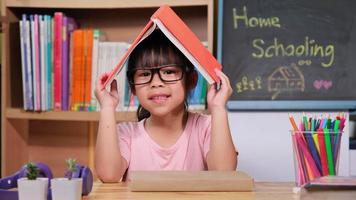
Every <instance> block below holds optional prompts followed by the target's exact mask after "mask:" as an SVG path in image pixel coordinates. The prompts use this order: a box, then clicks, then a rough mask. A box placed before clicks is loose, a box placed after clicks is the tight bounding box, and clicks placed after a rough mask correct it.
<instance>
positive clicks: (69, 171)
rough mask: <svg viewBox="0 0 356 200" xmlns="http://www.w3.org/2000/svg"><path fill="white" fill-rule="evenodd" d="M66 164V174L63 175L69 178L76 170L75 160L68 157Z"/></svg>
mask: <svg viewBox="0 0 356 200" xmlns="http://www.w3.org/2000/svg"><path fill="white" fill-rule="evenodd" d="M66 164H67V170H66V174H65V177H67V178H68V179H69V180H71V179H72V176H73V173H74V172H75V171H76V170H77V167H76V165H77V161H76V160H75V159H73V158H68V159H67V160H66Z"/></svg>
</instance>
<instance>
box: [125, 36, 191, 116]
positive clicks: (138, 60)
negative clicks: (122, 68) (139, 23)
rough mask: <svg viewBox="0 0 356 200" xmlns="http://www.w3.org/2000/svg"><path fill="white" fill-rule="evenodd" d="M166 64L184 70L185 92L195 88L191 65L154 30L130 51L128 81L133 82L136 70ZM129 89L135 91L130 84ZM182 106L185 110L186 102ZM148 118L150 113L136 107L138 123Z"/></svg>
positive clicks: (171, 44) (167, 40) (172, 45)
mask: <svg viewBox="0 0 356 200" xmlns="http://www.w3.org/2000/svg"><path fill="white" fill-rule="evenodd" d="M167 64H177V65H178V66H180V67H182V68H184V70H183V71H185V74H184V76H185V79H184V80H185V89H186V91H188V90H190V89H192V88H193V87H194V86H195V84H196V83H195V81H194V78H195V76H196V71H195V70H194V66H193V65H192V63H191V62H190V61H189V60H188V59H187V58H186V57H185V56H184V54H183V53H182V52H181V51H180V50H179V49H177V47H176V46H175V45H174V44H173V43H172V42H171V41H169V39H168V38H167V37H166V36H165V35H164V34H163V33H162V32H161V31H160V30H159V29H156V30H154V31H153V32H152V33H151V34H150V35H149V36H148V37H147V38H146V39H144V40H143V41H142V42H141V43H140V44H138V45H137V47H136V48H135V49H134V50H133V51H132V53H131V55H130V57H129V60H128V69H127V78H128V80H133V72H134V69H136V68H146V67H155V66H160V65H167ZM129 82H130V81H129ZM131 82H132V81H131ZM130 89H131V91H135V86H134V85H132V84H130ZM186 98H187V97H186ZM184 105H185V108H186V109H187V107H188V104H187V100H185V103H184ZM150 116H151V114H150V112H148V111H147V110H146V109H145V108H143V107H142V106H141V105H139V106H138V109H137V118H138V121H141V120H142V119H145V118H148V117H150Z"/></svg>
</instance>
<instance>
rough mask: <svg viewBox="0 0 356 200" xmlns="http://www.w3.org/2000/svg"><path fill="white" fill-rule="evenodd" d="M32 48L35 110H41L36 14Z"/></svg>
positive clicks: (38, 37) (39, 56) (38, 35)
mask: <svg viewBox="0 0 356 200" xmlns="http://www.w3.org/2000/svg"><path fill="white" fill-rule="evenodd" d="M34 50H35V56H34V60H35V74H36V79H35V80H34V81H35V87H36V91H37V92H36V96H35V98H36V100H37V101H36V109H35V110H36V111H41V62H40V60H41V55H40V34H39V19H38V15H37V14H36V15H34Z"/></svg>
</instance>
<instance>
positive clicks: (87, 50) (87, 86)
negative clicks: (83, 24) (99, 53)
mask: <svg viewBox="0 0 356 200" xmlns="http://www.w3.org/2000/svg"><path fill="white" fill-rule="evenodd" d="M83 51H84V63H85V64H84V107H85V109H86V110H87V109H88V108H89V105H90V97H91V71H92V66H91V64H92V63H91V61H92V54H93V29H88V30H85V38H84V50H83Z"/></svg>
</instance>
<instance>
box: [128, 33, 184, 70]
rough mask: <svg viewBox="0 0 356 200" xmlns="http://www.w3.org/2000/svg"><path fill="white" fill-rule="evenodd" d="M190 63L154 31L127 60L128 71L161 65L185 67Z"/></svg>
mask: <svg viewBox="0 0 356 200" xmlns="http://www.w3.org/2000/svg"><path fill="white" fill-rule="evenodd" d="M188 63H190V62H189V61H188V60H187V58H186V57H185V56H184V55H183V54H182V52H180V50H179V49H177V48H176V46H174V45H173V43H172V42H171V41H169V39H168V38H167V37H166V36H165V35H164V34H163V33H162V32H161V31H160V30H159V29H156V30H155V31H154V32H153V33H152V34H151V35H150V36H148V37H147V38H146V39H144V40H143V41H142V42H141V43H140V44H139V45H138V46H137V47H136V48H135V50H134V51H133V52H132V54H131V56H130V58H129V69H137V68H153V67H157V66H161V65H169V64H177V65H178V66H180V67H182V68H183V67H186V66H187V64H188Z"/></svg>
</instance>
